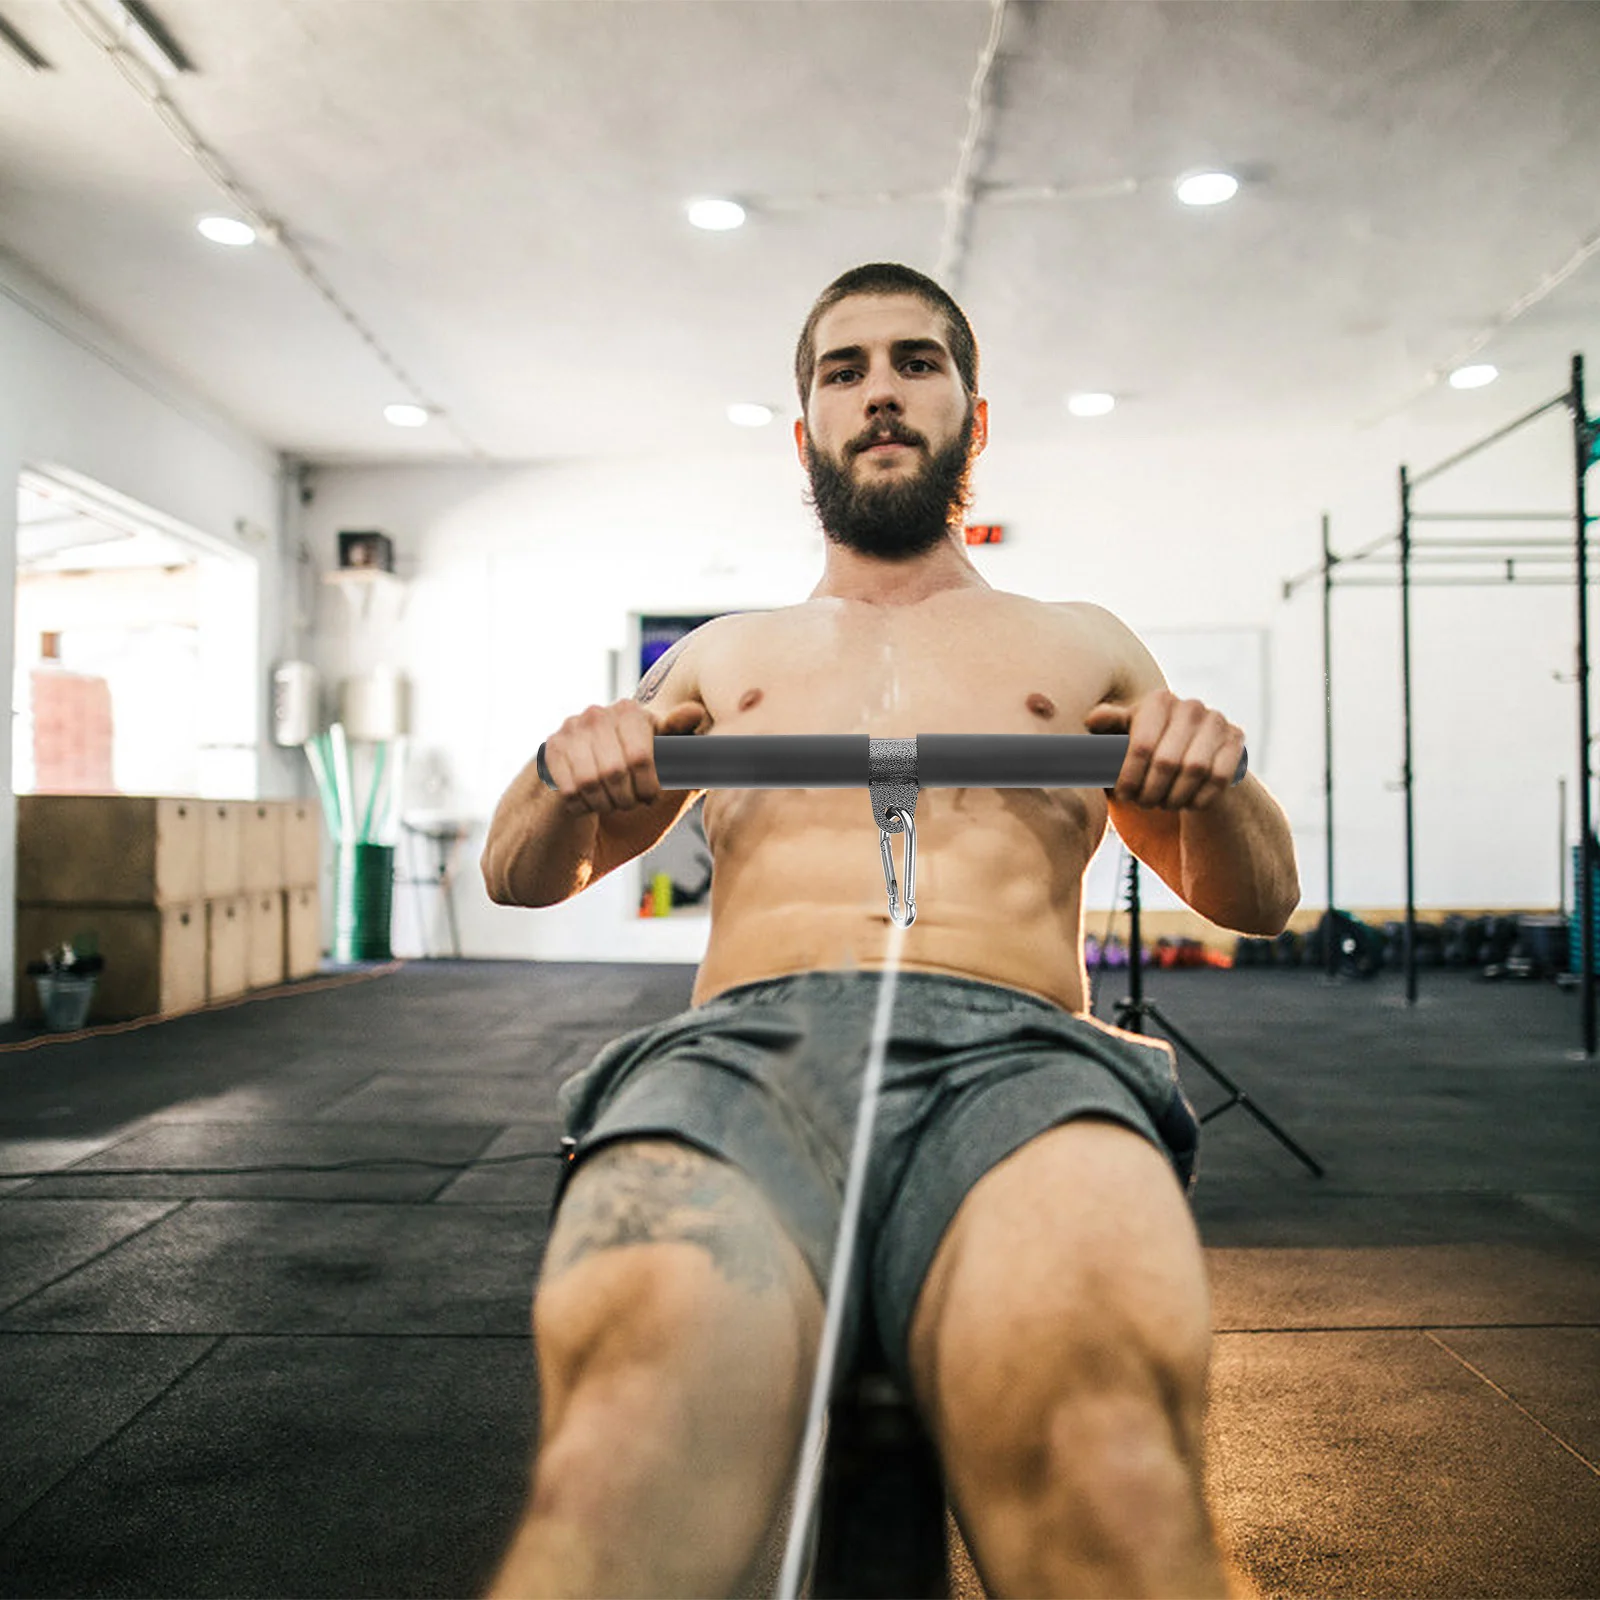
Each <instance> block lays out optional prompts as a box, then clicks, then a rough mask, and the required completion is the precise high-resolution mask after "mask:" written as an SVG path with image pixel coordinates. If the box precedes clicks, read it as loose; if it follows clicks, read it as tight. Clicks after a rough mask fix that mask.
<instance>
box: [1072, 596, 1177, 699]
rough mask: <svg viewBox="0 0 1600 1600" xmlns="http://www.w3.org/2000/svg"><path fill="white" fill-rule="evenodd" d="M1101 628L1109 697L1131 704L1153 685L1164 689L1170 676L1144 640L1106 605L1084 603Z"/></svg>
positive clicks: (1155, 687)
mask: <svg viewBox="0 0 1600 1600" xmlns="http://www.w3.org/2000/svg"><path fill="white" fill-rule="evenodd" d="M1083 609H1084V611H1085V612H1086V613H1087V614H1088V615H1089V617H1090V618H1091V619H1092V621H1093V622H1094V624H1095V626H1096V627H1098V628H1099V630H1100V634H1101V638H1102V640H1103V641H1104V646H1105V651H1106V655H1107V658H1108V664H1109V666H1110V668H1111V688H1110V691H1109V693H1108V694H1107V696H1106V698H1107V699H1108V700H1110V701H1111V702H1112V703H1113V704H1115V705H1124V706H1125V705H1132V704H1133V702H1134V701H1135V700H1137V699H1138V698H1139V697H1140V696H1141V695H1146V694H1149V692H1150V691H1151V690H1152V689H1165V688H1166V687H1167V676H1166V674H1165V673H1164V672H1163V671H1162V670H1161V664H1160V663H1159V662H1158V661H1157V660H1156V658H1155V657H1154V656H1153V655H1151V653H1150V650H1149V648H1148V646H1147V645H1146V644H1145V642H1144V640H1143V639H1141V638H1140V637H1139V635H1138V634H1136V633H1135V632H1134V631H1133V629H1132V628H1130V627H1129V626H1128V625H1127V623H1125V622H1124V621H1123V620H1122V618H1121V617H1119V616H1117V615H1116V613H1115V612H1112V611H1107V610H1106V608H1105V607H1104V606H1097V605H1092V604H1090V603H1088V602H1084V604H1083Z"/></svg>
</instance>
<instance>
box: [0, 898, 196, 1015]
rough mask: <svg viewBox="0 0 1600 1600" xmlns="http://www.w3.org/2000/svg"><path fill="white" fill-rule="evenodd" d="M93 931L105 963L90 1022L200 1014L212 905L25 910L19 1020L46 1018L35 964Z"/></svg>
mask: <svg viewBox="0 0 1600 1600" xmlns="http://www.w3.org/2000/svg"><path fill="white" fill-rule="evenodd" d="M83 933H92V934H94V936H95V938H96V940H97V941H98V943H99V946H100V954H101V956H102V957H103V958H104V960H105V970H104V971H103V972H101V974H100V976H99V979H98V981H97V982H96V984H95V992H94V1004H93V1005H92V1006H91V1007H90V1009H89V1021H90V1022H91V1023H96V1022H130V1021H132V1020H133V1019H134V1018H135V1017H155V1016H168V1015H171V1014H172V1013H174V1012H178V1011H192V1010H193V1009H194V1008H195V1007H196V1006H201V1005H204V1004H205V1000H206V908H205V903H204V902H203V901H199V900H196V901H191V902H189V903H188V904H184V905H170V906H18V907H17V965H16V983H17V989H16V997H17V1015H18V1016H19V1017H20V1018H22V1019H23V1020H24V1021H27V1022H38V1021H39V1020H40V1010H39V995H38V991H37V990H36V989H35V987H34V983H33V979H32V978H30V977H29V976H28V975H27V965H28V963H29V962H30V961H36V960H38V958H39V955H40V953H41V952H42V951H43V950H44V949H46V948H47V947H49V946H52V945H59V944H62V943H64V942H65V941H67V940H69V939H72V938H75V937H76V936H77V935H79V934H83Z"/></svg>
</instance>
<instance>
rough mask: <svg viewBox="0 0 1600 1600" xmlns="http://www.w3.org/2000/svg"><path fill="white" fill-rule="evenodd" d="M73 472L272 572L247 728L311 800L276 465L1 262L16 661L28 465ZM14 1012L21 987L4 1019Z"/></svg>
mask: <svg viewBox="0 0 1600 1600" xmlns="http://www.w3.org/2000/svg"><path fill="white" fill-rule="evenodd" d="M51 466H53V467H61V468H65V469H66V470H67V471H69V472H73V473H77V474H80V475H82V476H84V477H87V478H90V479H93V480H94V481H95V482H96V483H99V484H102V485H104V486H105V487H107V488H109V489H111V490H113V491H115V492H116V493H118V494H121V495H126V496H127V497H129V498H130V499H133V500H136V501H139V502H140V503H141V504H143V505H145V506H148V507H151V508H153V509H154V510H157V511H159V512H162V513H164V514H165V515H167V516H169V517H173V518H176V519H178V520H179V521H181V522H183V523H186V524H188V525H189V526H190V527H193V528H196V529H198V530H200V531H201V532H202V533H204V534H206V535H208V536H210V537H211V538H212V539H214V540H216V541H219V542H220V543H222V544H223V545H226V546H228V547H230V548H232V549H236V550H239V551H241V552H243V553H244V554H246V555H248V556H250V557H252V558H253V559H254V560H256V561H257V562H259V564H260V577H259V584H258V593H259V614H258V617H257V619H256V622H257V626H256V630H255V637H254V639H253V641H251V645H252V648H253V649H254V651H255V653H256V656H257V658H258V671H257V673H256V682H257V685H258V695H257V701H256V705H255V707H254V710H253V715H252V716H251V717H250V718H249V719H248V721H246V719H244V718H242V717H241V718H239V719H238V721H237V722H236V723H235V724H234V725H236V726H238V725H243V726H245V727H246V728H247V729H248V730H249V734H248V736H249V737H250V738H252V739H253V740H254V743H255V745H256V777H257V786H258V788H259V792H260V794H262V795H265V796H289V795H293V794H295V793H297V792H299V790H298V788H297V784H298V782H299V774H298V772H297V770H296V768H295V766H294V764H293V763H292V762H290V761H288V760H286V759H285V758H284V757H283V754H282V752H280V751H278V750H276V749H275V748H274V747H273V746H272V745H271V744H270V742H269V738H270V735H269V732H268V729H267V725H266V709H265V708H266V704H267V688H266V685H267V674H268V671H269V670H270V663H271V661H272V660H273V659H274V658H275V657H276V656H277V655H278V654H279V653H280V652H281V650H282V648H283V645H282V640H283V635H284V627H285V623H284V611H285V604H284V594H285V583H284V576H283V567H282V561H283V556H282V539H281V535H280V526H281V522H282V514H281V498H282V496H281V487H280V468H279V462H278V458H277V456H276V455H275V454H274V453H273V452H272V451H271V450H269V449H267V448H266V447H265V446H264V445H262V444H260V443H259V442H258V441H255V440H253V439H251V438H249V437H247V436H246V435H244V434H243V433H241V432H240V431H239V430H238V429H237V428H235V427H233V426H232V425H231V424H230V423H229V422H227V421H226V419H224V418H223V417H221V416H219V415H218V414H217V413H216V412H215V411H214V410H213V409H212V408H211V407H210V406H208V405H207V404H206V403H205V402H204V401H203V400H202V399H200V398H199V397H198V396H195V395H193V394H191V393H188V392H187V391H186V390H185V389H184V387H183V386H182V385H181V384H179V383H177V382H176V381H174V380H173V379H171V378H170V377H168V376H166V375H164V374H163V373H162V372H160V370H159V369H158V368H157V367H155V365H154V364H153V363H151V362H149V361H148V360H147V359H145V358H143V357H142V356H141V355H139V354H138V353H137V352H136V351H134V350H131V349H129V348H127V347H126V346H125V345H124V344H123V343H122V342H121V341H120V340H119V339H118V338H117V337H116V336H115V335H114V334H112V333H111V332H109V331H108V330H106V329H104V328H101V327H99V326H98V325H96V324H95V322H94V321H93V320H92V319H91V318H89V317H88V316H86V315H85V314H83V313H82V312H81V311H79V310H77V309H76V308H75V307H73V306H72V305H70V304H68V303H66V302H65V301H63V300H62V299H61V298H60V297H59V296H58V295H56V294H55V293H54V292H53V291H51V290H50V289H49V288H48V287H47V286H45V285H44V284H42V283H40V282H39V281H38V280H36V279H35V278H33V276H32V275H31V274H30V273H28V272H27V271H26V269H24V268H23V267H21V266H20V265H19V264H17V263H15V262H13V261H11V260H9V259H8V258H5V257H3V256H0V540H3V548H4V550H5V551H6V559H4V560H0V660H4V661H10V660H11V659H12V652H13V629H14V615H15V590H16V560H15V552H16V498H17V497H16V483H17V477H18V474H19V473H20V472H21V471H22V469H23V468H24V467H37V468H43V467H51ZM0 763H3V765H4V781H3V782H0V906H3V907H4V908H5V909H4V912H3V914H0V973H9V972H10V971H11V970H12V962H13V959H14V956H13V951H14V948H15V927H14V922H13V917H12V907H13V903H14V900H15V895H16V846H15V838H16V825H15V814H16V813H15V802H14V799H13V797H12V785H11V741H10V740H9V739H4V740H0ZM10 1014H11V993H10V984H9V982H5V983H0V1015H4V1016H9V1015H10Z"/></svg>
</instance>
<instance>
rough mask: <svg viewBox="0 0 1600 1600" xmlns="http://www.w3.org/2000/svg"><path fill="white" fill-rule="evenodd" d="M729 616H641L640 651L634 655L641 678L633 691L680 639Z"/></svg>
mask: <svg viewBox="0 0 1600 1600" xmlns="http://www.w3.org/2000/svg"><path fill="white" fill-rule="evenodd" d="M726 615H728V613H727V612H724V611H712V612H707V613H704V614H696V615H693V616H682V615H671V616H669V615H664V614H652V613H650V612H642V613H640V615H639V617H638V620H637V626H638V632H639V643H638V648H637V650H635V651H634V652H633V656H634V660H635V661H637V663H638V667H639V671H638V676H637V677H635V678H634V680H633V687H637V686H638V685H639V684H640V683H641V682H642V681H643V680H644V675H645V674H646V673H647V672H648V671H649V670H650V669H651V667H653V666H654V665H655V664H656V662H658V661H659V660H660V659H661V658H662V656H664V655H665V654H666V653H667V651H669V650H670V649H671V648H672V647H673V645H675V644H676V643H677V642H678V641H679V640H680V639H682V638H685V637H687V636H688V635H689V634H691V633H693V632H694V630H695V629H696V628H699V627H703V626H704V625H705V624H706V623H708V622H714V621H715V620H716V619H717V618H718V617H721V616H726Z"/></svg>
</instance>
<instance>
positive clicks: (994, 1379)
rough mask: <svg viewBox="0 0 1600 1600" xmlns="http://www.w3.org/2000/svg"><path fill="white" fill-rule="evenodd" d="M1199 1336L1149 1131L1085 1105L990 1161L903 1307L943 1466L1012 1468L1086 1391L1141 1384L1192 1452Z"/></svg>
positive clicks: (1196, 1260)
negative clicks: (910, 1303) (1081, 1112)
mask: <svg viewBox="0 0 1600 1600" xmlns="http://www.w3.org/2000/svg"><path fill="white" fill-rule="evenodd" d="M1210 1348H1211V1305H1210V1294H1209V1289H1208V1285H1207V1281H1206V1273H1205V1263H1204V1256H1203V1253H1202V1250H1201V1245H1200V1238H1199V1234H1198V1231H1197V1230H1196V1228H1195V1224H1194V1220H1193V1217H1192V1216H1191V1214H1190V1211H1189V1207H1188V1203H1187V1201H1186V1199H1185V1197H1184V1194H1183V1191H1182V1189H1181V1187H1180V1186H1179V1183H1178V1181H1177V1178H1176V1176H1175V1174H1174V1172H1173V1170H1172V1166H1171V1164H1170V1163H1169V1162H1168V1160H1167V1159H1166V1158H1165V1157H1164V1156H1163V1154H1162V1153H1161V1151H1159V1150H1158V1149H1157V1148H1156V1147H1155V1146H1154V1145H1153V1144H1152V1143H1151V1142H1150V1141H1149V1140H1148V1139H1147V1138H1145V1137H1144V1136H1143V1135H1141V1134H1139V1133H1136V1132H1134V1131H1133V1130H1132V1129H1131V1128H1129V1127H1126V1126H1124V1125H1122V1124H1121V1123H1118V1122H1116V1121H1113V1120H1111V1119H1109V1118H1106V1117H1102V1116H1094V1115H1086V1116H1081V1117H1078V1118H1075V1119H1074V1120H1073V1121H1070V1122H1067V1123H1063V1124H1061V1125H1059V1126H1057V1127H1054V1128H1051V1129H1049V1130H1048V1131H1047V1132H1044V1133H1042V1134H1040V1135H1038V1136H1036V1137H1035V1138H1033V1139H1031V1140H1029V1141H1028V1142H1027V1143H1026V1144H1024V1145H1023V1146H1022V1147H1021V1148H1020V1149H1018V1150H1016V1151H1015V1152H1014V1153H1013V1154H1011V1155H1010V1156H1008V1157H1007V1158H1006V1159H1005V1160H1004V1161H1002V1162H1000V1163H999V1164H998V1165H997V1166H995V1167H993V1168H992V1169H990V1171H989V1172H988V1173H986V1174H985V1176H984V1177H983V1178H981V1179H980V1180H979V1181H978V1183H977V1184H976V1185H975V1186H974V1187H973V1188H972V1189H971V1191H970V1192H969V1193H968V1194H967V1196H966V1198H965V1199H964V1200H963V1201H962V1203H961V1206H960V1207H959V1209H958V1210H957V1212H956V1215H955V1219H954V1221H953V1222H952V1223H951V1225H950V1227H949V1228H948V1229H947V1230H946V1232H945V1235H944V1237H943V1239H942V1240H941V1242H940V1245H939V1248H938V1250H937V1252H936V1253H935V1255H934V1258H933V1264H932V1267H931V1269H930V1270H929V1272H928V1275H927V1278H926V1280H925V1281H924V1284H923V1288H922V1291H921V1294H920V1295H919V1297H918V1300H917V1304H916V1309H915V1312H914V1314H913V1316H912V1321H911V1330H910V1340H909V1350H908V1359H909V1364H910V1371H911V1376H912V1382H913V1387H914V1391H915V1395H916V1399H917V1402H918V1405H919V1408H920V1409H921V1411H922V1414H923V1416H924V1417H925V1418H926V1419H927V1421H928V1426H929V1428H930V1431H931V1432H932V1434H933V1436H934V1438H935V1441H936V1442H937V1443H938V1445H939V1447H940V1450H941V1454H942V1455H943V1456H944V1457H945V1461H946V1466H947V1471H948V1470H951V1469H952V1468H955V1467H957V1466H958V1463H960V1462H965V1463H966V1464H967V1465H968V1466H969V1468H970V1470H972V1471H973V1472H974V1473H982V1474H988V1473H991V1472H1000V1473H1002V1474H1003V1473H1005V1472H1008V1471H1011V1470H1013V1469H1014V1470H1017V1471H1023V1470H1025V1469H1026V1465H1027V1462H1028V1461H1029V1460H1035V1461H1037V1460H1038V1459H1039V1450H1040V1448H1042V1443H1041V1438H1040V1429H1041V1428H1043V1427H1047V1426H1048V1419H1049V1418H1050V1417H1051V1416H1052V1415H1055V1414H1057V1413H1058V1412H1059V1410H1060V1408H1061V1407H1062V1406H1063V1405H1067V1404H1071V1403H1073V1402H1074V1401H1075V1400H1077V1399H1080V1398H1082V1397H1085V1396H1089V1397H1094V1396H1104V1395H1111V1396H1118V1397H1120V1396H1129V1397H1138V1396H1141V1395H1142V1396H1146V1397H1148V1399H1149V1400H1150V1402H1151V1404H1152V1405H1154V1406H1157V1407H1159V1408H1160V1409H1161V1410H1162V1411H1163V1412H1164V1413H1165V1414H1166V1415H1167V1416H1168V1417H1169V1419H1170V1421H1171V1424H1172V1428H1173V1431H1174V1444H1175V1446H1176V1448H1177V1449H1178V1451H1179V1453H1180V1454H1182V1455H1183V1456H1184V1457H1185V1459H1186V1460H1190V1461H1192V1463H1195V1464H1197V1463H1198V1460H1199V1453H1200V1448H1201V1439H1202V1434H1203V1424H1204V1407H1205V1392H1206V1375H1207V1368H1208V1364H1209V1360H1210Z"/></svg>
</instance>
